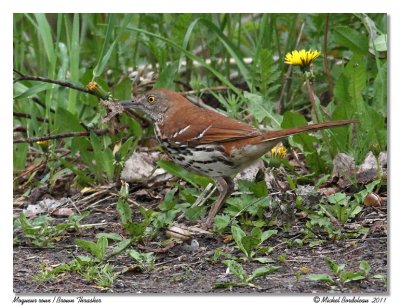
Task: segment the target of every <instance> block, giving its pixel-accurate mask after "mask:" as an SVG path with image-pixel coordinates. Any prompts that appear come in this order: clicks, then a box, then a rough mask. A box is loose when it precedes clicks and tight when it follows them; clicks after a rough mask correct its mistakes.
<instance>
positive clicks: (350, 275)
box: [340, 271, 365, 284]
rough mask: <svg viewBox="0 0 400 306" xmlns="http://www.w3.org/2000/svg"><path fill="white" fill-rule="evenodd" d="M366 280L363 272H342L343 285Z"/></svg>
mask: <svg viewBox="0 0 400 306" xmlns="http://www.w3.org/2000/svg"><path fill="white" fill-rule="evenodd" d="M362 279H365V276H364V274H363V273H362V272H359V271H356V272H347V271H345V272H342V273H340V280H341V281H342V282H343V284H346V283H348V282H352V281H358V280H362Z"/></svg>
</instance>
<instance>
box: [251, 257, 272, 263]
mask: <svg viewBox="0 0 400 306" xmlns="http://www.w3.org/2000/svg"><path fill="white" fill-rule="evenodd" d="M253 260H254V261H258V262H260V263H264V264H265V263H272V262H275V260H273V259H272V258H268V257H257V258H253Z"/></svg>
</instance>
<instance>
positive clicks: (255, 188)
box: [249, 180, 268, 198]
mask: <svg viewBox="0 0 400 306" xmlns="http://www.w3.org/2000/svg"><path fill="white" fill-rule="evenodd" d="M249 189H250V191H251V192H253V193H254V195H255V196H256V197H257V198H262V197H266V196H267V195H268V187H267V183H266V182H265V181H264V180H262V181H259V182H254V183H253V184H251V185H250V188H249Z"/></svg>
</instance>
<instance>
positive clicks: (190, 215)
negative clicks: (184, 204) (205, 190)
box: [185, 206, 207, 221]
mask: <svg viewBox="0 0 400 306" xmlns="http://www.w3.org/2000/svg"><path fill="white" fill-rule="evenodd" d="M206 209H207V207H204V206H195V207H189V208H188V209H187V210H186V211H185V217H186V219H187V220H189V221H195V220H199V219H201V218H202V217H204V215H205V214H206Z"/></svg>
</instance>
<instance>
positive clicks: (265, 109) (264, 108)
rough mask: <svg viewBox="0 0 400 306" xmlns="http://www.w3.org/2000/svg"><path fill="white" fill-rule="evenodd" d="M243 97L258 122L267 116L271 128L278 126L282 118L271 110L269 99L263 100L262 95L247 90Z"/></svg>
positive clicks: (271, 105)
mask: <svg viewBox="0 0 400 306" xmlns="http://www.w3.org/2000/svg"><path fill="white" fill-rule="evenodd" d="M244 97H245V99H246V100H247V101H248V102H247V106H248V108H249V112H250V113H251V114H252V115H253V116H254V118H255V119H256V120H257V121H258V122H263V121H264V119H266V118H267V119H268V121H267V123H268V124H271V126H272V127H273V128H276V129H277V128H280V126H281V121H282V118H281V117H280V116H279V115H277V114H276V113H275V112H274V111H273V103H272V101H271V100H270V101H265V99H264V98H263V97H262V96H260V95H258V94H253V93H249V92H247V91H245V92H244Z"/></svg>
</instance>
